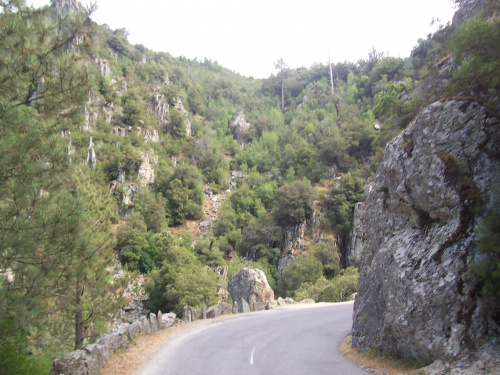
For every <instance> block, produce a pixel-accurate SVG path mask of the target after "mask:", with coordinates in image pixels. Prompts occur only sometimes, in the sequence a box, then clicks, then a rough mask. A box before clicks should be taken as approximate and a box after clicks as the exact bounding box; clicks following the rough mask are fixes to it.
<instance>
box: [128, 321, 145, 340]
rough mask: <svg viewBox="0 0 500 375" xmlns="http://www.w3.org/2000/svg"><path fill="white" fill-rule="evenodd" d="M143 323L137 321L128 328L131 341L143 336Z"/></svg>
mask: <svg viewBox="0 0 500 375" xmlns="http://www.w3.org/2000/svg"><path fill="white" fill-rule="evenodd" d="M141 324H142V323H141V322H140V321H139V320H136V321H135V322H133V323H132V324H130V326H129V327H128V334H129V336H130V338H131V339H133V338H136V337H137V336H139V335H140V334H141Z"/></svg>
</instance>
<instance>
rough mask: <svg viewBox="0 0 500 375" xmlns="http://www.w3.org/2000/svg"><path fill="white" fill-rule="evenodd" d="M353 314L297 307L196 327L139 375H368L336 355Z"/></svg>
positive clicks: (338, 306) (341, 308) (339, 307)
mask: <svg viewBox="0 0 500 375" xmlns="http://www.w3.org/2000/svg"><path fill="white" fill-rule="evenodd" d="M352 309H353V303H352V302H344V303H335V304H334V303H328V304H327V303H318V304H314V305H293V306H286V307H283V308H280V309H276V310H270V311H262V312H255V313H247V314H238V315H233V316H231V317H229V318H226V319H223V320H215V321H213V322H210V323H207V324H203V325H193V329H191V330H189V331H188V332H186V333H183V334H180V335H178V336H177V337H176V338H174V339H173V340H169V341H166V342H165V344H164V345H163V346H162V347H161V349H160V350H158V352H157V353H156V354H155V355H154V356H153V357H151V359H150V360H149V361H148V362H147V363H146V364H145V365H144V366H143V368H142V369H141V370H139V372H138V373H137V375H170V374H171V375H183V374H186V375H187V374H189V375H196V374H204V375H212V374H214V375H215V374H216V375H245V374H251V375H257V374H266V375H273V374H286V375H299V374H300V375H302V374H304V375H305V374H308V375H309V374H314V375H316V374H318V375H319V374H342V375H358V374H359V375H361V374H367V372H365V371H363V370H361V369H360V368H359V367H358V366H356V365H354V364H353V363H351V362H349V361H348V360H346V359H345V358H343V357H342V356H341V354H340V352H339V350H338V347H339V345H340V343H341V341H342V340H343V339H344V337H345V336H347V335H348V334H349V332H350V329H351V325H352Z"/></svg>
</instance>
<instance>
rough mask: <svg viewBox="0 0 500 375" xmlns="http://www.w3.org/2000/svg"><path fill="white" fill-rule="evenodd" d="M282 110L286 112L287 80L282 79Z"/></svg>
mask: <svg viewBox="0 0 500 375" xmlns="http://www.w3.org/2000/svg"><path fill="white" fill-rule="evenodd" d="M281 112H283V113H285V80H282V81H281Z"/></svg>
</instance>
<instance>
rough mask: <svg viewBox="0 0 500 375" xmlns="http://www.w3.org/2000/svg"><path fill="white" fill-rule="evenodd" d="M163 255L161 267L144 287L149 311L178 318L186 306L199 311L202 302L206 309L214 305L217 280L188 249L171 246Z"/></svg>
mask: <svg viewBox="0 0 500 375" xmlns="http://www.w3.org/2000/svg"><path fill="white" fill-rule="evenodd" d="M164 253H165V260H164V261H163V264H162V267H161V268H160V269H159V270H155V271H153V272H152V273H151V275H150V277H151V282H150V283H149V284H148V285H146V291H147V292H148V294H149V298H150V299H149V301H148V305H149V308H150V309H151V310H152V311H158V310H161V311H174V312H175V313H176V314H179V315H181V314H182V309H183V307H184V306H186V305H187V306H192V307H195V308H197V309H198V310H199V308H200V307H201V304H202V303H203V302H205V304H206V305H208V306H210V305H213V304H215V303H217V277H216V275H215V273H214V272H213V271H212V270H210V269H207V268H205V267H202V266H201V265H200V264H199V263H198V261H197V259H196V256H195V255H194V254H193V253H192V252H191V250H189V249H187V248H185V247H183V246H179V245H173V246H171V247H169V248H168V249H167V250H166V251H164Z"/></svg>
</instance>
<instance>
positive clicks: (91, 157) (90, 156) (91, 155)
mask: <svg viewBox="0 0 500 375" xmlns="http://www.w3.org/2000/svg"><path fill="white" fill-rule="evenodd" d="M85 163H86V164H87V165H88V166H89V168H90V169H92V170H93V169H94V168H95V166H96V164H97V157H96V154H95V151H94V144H93V142H92V137H90V142H89V147H88V148H87V154H86V155H85Z"/></svg>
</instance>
